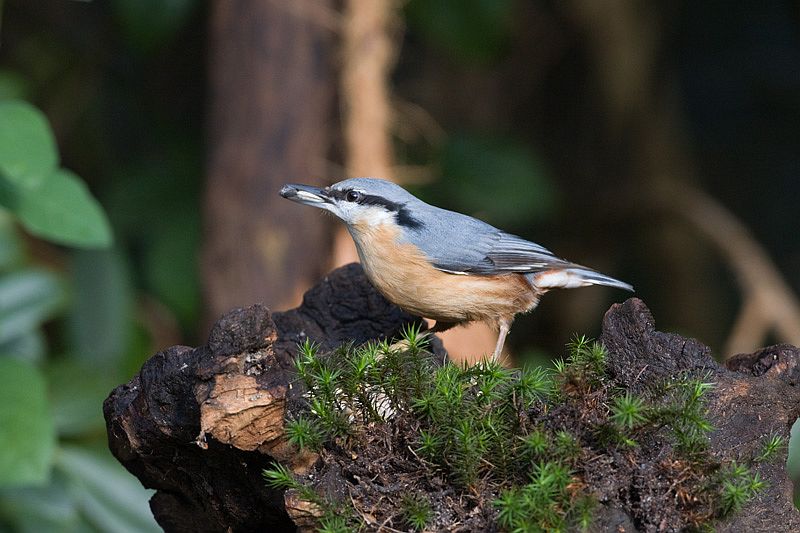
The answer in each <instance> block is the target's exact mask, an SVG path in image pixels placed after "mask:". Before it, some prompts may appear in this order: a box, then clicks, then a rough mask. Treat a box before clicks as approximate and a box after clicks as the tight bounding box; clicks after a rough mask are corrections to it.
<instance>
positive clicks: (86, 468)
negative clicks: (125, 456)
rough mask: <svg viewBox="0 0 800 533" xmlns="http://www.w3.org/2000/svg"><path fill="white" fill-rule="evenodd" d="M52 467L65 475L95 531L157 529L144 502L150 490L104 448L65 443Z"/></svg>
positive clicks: (110, 532) (149, 494) (143, 531)
mask: <svg viewBox="0 0 800 533" xmlns="http://www.w3.org/2000/svg"><path fill="white" fill-rule="evenodd" d="M56 466H57V468H58V470H59V471H60V472H63V473H64V474H65V475H66V476H67V477H68V479H69V484H70V485H71V489H72V490H71V493H72V495H73V497H74V498H76V499H77V503H78V505H79V507H80V508H81V511H82V513H83V514H84V515H85V516H86V517H87V518H88V519H89V521H90V522H92V524H93V525H94V526H95V528H96V529H97V530H98V531H107V532H109V533H115V532H119V533H124V532H130V531H136V532H141V533H147V532H150V531H152V532H154V533H155V532H160V531H161V529H160V528H159V527H158V524H156V522H155V520H154V519H153V515H152V513H151V511H150V507H149V505H148V503H147V502H148V500H149V498H150V496H152V494H153V491H151V490H146V489H144V488H143V487H142V485H141V484H140V483H139V480H137V479H136V478H135V477H133V476H131V475H130V473H129V472H128V471H127V470H125V469H124V468H123V467H122V465H120V464H119V463H118V462H117V461H116V460H115V459H114V458H113V457H111V455H110V453H109V452H108V451H102V452H101V451H98V452H93V451H89V450H86V449H82V448H78V447H73V446H69V447H67V446H65V447H62V448H60V449H59V451H58V455H57V456H56Z"/></svg>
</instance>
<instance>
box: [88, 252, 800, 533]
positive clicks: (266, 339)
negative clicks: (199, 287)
mask: <svg viewBox="0 0 800 533" xmlns="http://www.w3.org/2000/svg"><path fill="white" fill-rule="evenodd" d="M416 320H418V319H416V318H415V317H412V316H410V315H407V314H405V313H403V312H402V311H400V310H399V309H397V308H396V307H394V306H393V305H391V304H389V303H388V302H387V301H386V300H385V299H383V297H382V296H380V294H378V293H377V292H376V291H375V290H374V289H373V288H372V286H371V285H370V284H369V283H368V281H367V280H366V278H365V277H364V275H363V271H362V270H361V268H360V266H358V265H349V266H347V267H343V268H341V269H337V270H335V271H333V272H332V273H330V274H329V275H328V276H327V277H326V278H325V280H324V281H323V282H321V283H320V284H319V285H317V286H316V287H314V288H313V289H311V290H310V291H309V292H308V293H307V294H306V295H305V297H304V300H303V304H302V305H301V306H300V307H298V308H297V309H294V310H291V311H288V312H285V313H275V314H271V313H270V312H269V310H268V309H267V308H266V307H264V306H262V305H254V306H251V307H248V308H242V309H237V310H234V311H232V312H230V313H228V314H227V315H225V316H224V317H223V318H222V319H221V320H220V321H219V322H217V324H216V325H215V327H214V328H213V330H212V332H211V334H210V337H209V340H208V342H207V344H205V345H204V346H200V347H197V348H188V347H185V346H175V347H172V348H169V349H167V350H164V351H162V352H159V353H158V354H156V355H154V356H153V357H151V358H150V359H149V360H148V361H147V362H146V363H145V365H144V366H143V367H142V369H141V371H140V372H139V374H138V375H136V376H135V377H134V378H133V379H132V380H131V381H130V382H129V383H127V384H125V385H121V386H120V387H118V388H117V389H115V390H114V391H113V392H112V393H111V395H110V396H109V398H108V399H107V400H106V402H105V405H104V413H105V416H106V421H107V426H108V434H109V445H110V447H111V450H112V452H113V453H114V455H115V456H116V457H117V458H118V459H119V460H120V462H122V464H123V465H125V467H126V468H128V470H129V471H130V472H131V473H133V474H134V475H135V476H137V477H138V478H139V479H140V480H141V481H142V483H143V484H144V485H145V486H147V487H150V488H154V489H156V491H157V492H156V494H155V495H154V496H153V498H152V500H151V508H152V509H153V512H154V515H155V517H156V519H157V521H158V522H159V524H160V525H161V526H162V527H163V528H164V529H165V530H166V531H175V532H183V531H201V532H202V531H224V530H228V531H265V530H270V531H291V530H294V528H295V527H297V526H301V527H305V528H308V527H310V526H311V525H312V524H313V520H314V517H315V515H316V514H317V513H315V509H313V508H311V507H309V505H308V504H307V502H303V501H301V500H299V499H298V498H297V497H296V495H293V494H291V493H289V494H285V495H284V494H281V493H280V492H278V491H274V490H270V489H269V488H268V487H267V486H266V484H265V483H264V481H263V479H262V477H261V472H262V470H263V469H264V468H265V467H268V466H269V465H270V464H271V463H272V461H273V460H279V461H281V462H282V463H284V464H286V465H288V466H290V467H291V468H293V469H294V470H295V471H296V472H298V473H300V472H306V471H309V470H310V469H313V471H314V472H316V474H317V475H318V479H319V480H320V483H323V484H324V485H326V486H329V487H338V490H339V491H345V493H346V492H347V488H348V487H350V485H349V484H350V483H353V481H352V479H350V478H348V474H347V472H346V468H343V467H342V464H343V463H338V464H337V463H335V462H331V454H323V456H322V457H318V456H316V455H315V454H309V453H304V454H301V453H298V452H297V450H295V449H293V448H292V447H290V446H288V445H287V443H286V441H285V436H284V433H283V422H284V413H285V412H286V410H287V409H289V410H291V407H292V406H293V405H295V404H294V403H293V402H296V401H298V400H299V397H298V395H299V389H298V388H297V387H295V386H294V373H293V364H292V359H293V357H294V355H295V350H296V348H295V347H296V344H297V343H298V342H301V341H302V340H304V339H306V338H311V339H312V340H315V341H317V342H320V343H322V345H323V349H331V348H333V347H335V346H337V345H339V344H341V343H343V342H346V341H350V340H354V341H355V342H357V343H360V342H364V341H366V340H368V339H374V338H382V337H391V336H395V335H396V334H397V333H398V332H399V330H400V328H401V327H402V326H403V325H405V324H408V323H410V322H413V321H416ZM601 340H602V342H603V343H604V344H605V345H606V347H607V348H608V352H609V359H608V372H609V373H610V375H611V377H612V378H613V379H614V381H615V382H617V383H618V384H619V385H620V386H624V387H626V388H628V389H630V390H632V391H637V390H645V388H646V387H647V386H648V384H651V383H653V382H656V381H658V380H663V379H665V378H669V377H674V376H677V375H680V374H682V373H686V372H691V373H696V374H700V373H702V375H706V374H707V376H708V379H710V380H712V381H713V382H714V383H715V387H714V390H713V392H712V393H710V399H709V404H708V407H709V410H710V421H711V423H712V424H713V425H714V427H715V430H714V432H713V433H712V435H711V439H710V446H711V450H712V452H713V453H714V454H719V455H725V456H726V457H730V455H731V454H733V455H735V456H742V457H747V456H752V455H753V454H755V453H757V451H758V449H759V447H760V446H761V445H762V443H763V440H764V438H765V437H766V436H767V435H770V434H779V435H782V436H783V437H785V438H788V436H789V431H790V428H791V425H792V424H793V423H794V421H795V420H797V418H798V416H800V390H799V389H798V379H799V378H800V371H799V370H798V368H800V350H798V349H797V348H795V347H793V346H789V345H779V346H775V347H770V348H765V349H763V350H760V351H759V352H756V353H754V354H742V355H740V356H737V357H735V358H733V359H731V360H730V361H729V362H728V363H727V367H725V366H721V365H719V364H717V363H716V362H715V361H714V360H713V359H712V357H711V351H710V350H709V348H707V347H706V346H704V345H703V344H702V343H700V342H698V341H695V340H692V339H687V338H684V337H681V336H679V335H675V334H671V333H663V332H659V331H657V330H656V329H655V323H654V320H653V317H652V315H651V313H650V311H649V310H648V309H647V307H646V306H645V305H644V303H643V302H642V301H641V300H638V299H635V298H633V299H630V300H628V301H626V302H625V303H624V304H617V305H614V306H612V308H611V309H610V310H609V311H608V312H607V313H606V316H605V319H604V321H603V335H602V338H601ZM435 349H436V351H437V353H438V354H439V355H441V345H440V344H438V343H435ZM378 440H380V438H378V437H376V441H378ZM665 446H666V445H665V444H663V443H660V442H648V443H647V445H646V446H645V444H642V450H643V452H642V454H643V455H642V458H643V459H644V460H643V461H642V462H637V463H636V464H632V465H631V464H628V463H627V462H626V461H624V460H621V462H619V463H616V464H611V463H609V464H605V465H603V464H597V465H595V466H594V467H593V469H592V470H593V471H594V472H595V473H596V475H594V477H592V475H589V476H587V479H586V480H585V481H586V482H587V483H589V485H590V486H591V487H592V492H593V494H595V496H596V497H597V501H598V502H599V504H600V505H599V509H598V512H597V513H596V515H595V522H594V524H593V529H594V530H597V531H610V530H619V528H620V527H621V528H623V530H624V531H626V532H632V531H661V530H663V531H673V530H677V529H676V526H674V524H673V523H671V522H670V521H669V520H668V519H667V518H666V517H667V516H669V515H668V514H667V513H665V512H664V511H663V509H664V506H665V505H666V500H665V498H666V499H668V498H670V497H671V496H670V495H671V494H672V493H673V489H672V488H671V485H670V482H669V480H668V479H667V478H665V470H669V469H670V468H673V467H674V466H670V465H669V464H666V463H665V462H664V460H663V459H664V457H668V455H667V454H664V453H663V450H665V449H666V447H665ZM362 452H364V450H362ZM378 452H380V450H378V449H377V448H376V451H375V454H374V456H368V454H369V450H366V451H365V456H362V457H361V458H359V460H360V461H362V462H363V463H364V464H367V465H368V466H369V465H373V466H376V465H379V467H380V468H382V469H384V470H386V469H388V470H387V472H385V473H386V474H387V475H390V474H391V472H390V470H391V468H394V466H392V465H393V464H395V463H394V462H393V461H391V462H388V461H382V460H381V459H380V454H379V453H378ZM620 457H622V456H620ZM623 459H624V458H623ZM785 459H786V452H785V450H784V451H783V452H782V455H781V456H779V457H777V458H776V459H775V460H774V461H771V462H769V463H766V464H760V465H759V466H758V472H759V474H760V475H761V477H762V478H763V479H764V480H765V481H766V482H767V488H766V489H765V491H764V492H763V493H762V494H761V495H760V496H759V497H758V498H756V499H755V500H754V501H752V502H750V503H748V504H747V505H746V507H745V509H744V511H743V512H741V513H738V514H737V515H735V516H734V517H733V518H732V519H730V520H729V521H728V522H725V523H721V524H716V527H717V530H719V531H730V532H735V531H798V530H800V513H798V511H797V509H795V508H794V506H793V504H792V484H791V482H790V480H789V478H788V475H787V472H786V469H785V467H784V465H785ZM409 464H410V463H409ZM409 464H406V465H405V466H404V467H405V468H407V467H408V466H409ZM376 467H377V466H376ZM419 475H420V476H422V475H423V473H420V474H419ZM595 478H596V479H595ZM387 479H391V477H389V478H387ZM438 479H439V480H438V481H437V483H439V484H441V486H440V487H439V489H437V490H441V492H442V493H443V494H445V493H448V492H447V491H448V490H449V494H451V495H452V494H454V493H453V491H452V489H448V488H447V487H446V485H445V484H444V481H442V480H441V479H440V478H438ZM364 484H366V485H369V479H368V478H362V485H364ZM400 485H402V484H400ZM401 489H402V487H392V486H389V485H384V486H383V487H381V490H383V491H392V490H401ZM673 496H674V495H673ZM476 509H478V508H477V507H476ZM492 512H493V511H492V510H491V505H489V506H488V507H487V508H486V509H484V510H483V511H482V514H478V515H475V514H474V513H473V515H474V517H473V518H474V519H475V520H476V522H475V523H476V524H477V523H478V522H477V521H482V522H480V523H482V524H484V525H486V524H490V523H491V522H489V521H490V520H491V514H492ZM290 517H294V518H295V521H292V519H291V518H290ZM642 517H648V519H647V520H645V519H643V518H642ZM650 518H652V519H653V521H648V520H649V519H650ZM654 524H655V525H654ZM662 525H663V527H662ZM466 526H467V524H464V523H462V524H461V527H462V529H463V527H466ZM456 529H457V528H456Z"/></svg>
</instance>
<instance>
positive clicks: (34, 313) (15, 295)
mask: <svg viewBox="0 0 800 533" xmlns="http://www.w3.org/2000/svg"><path fill="white" fill-rule="evenodd" d="M65 299H66V297H65V294H64V291H63V289H62V287H61V284H60V283H59V280H58V278H56V277H55V275H53V274H51V273H49V272H46V271H43V270H33V269H30V270H22V271H18V272H13V273H10V274H5V275H3V276H0V343H5V342H9V341H11V340H13V339H15V338H17V337H19V336H20V335H24V334H26V333H28V332H30V331H32V330H34V329H35V328H37V327H39V326H40V325H41V324H42V322H44V321H45V320H47V319H48V318H50V317H52V316H53V314H54V313H55V312H56V311H57V310H58V309H59V307H60V306H61V305H62V303H63V302H64V300H65ZM0 355H2V354H0Z"/></svg>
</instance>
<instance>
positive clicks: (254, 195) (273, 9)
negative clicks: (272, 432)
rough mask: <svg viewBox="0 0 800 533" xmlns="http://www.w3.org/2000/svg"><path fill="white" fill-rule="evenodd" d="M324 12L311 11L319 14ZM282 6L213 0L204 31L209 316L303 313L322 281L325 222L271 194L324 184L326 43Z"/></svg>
mask: <svg viewBox="0 0 800 533" xmlns="http://www.w3.org/2000/svg"><path fill="white" fill-rule="evenodd" d="M330 4H331V2H330V1H328V0H320V1H318V2H315V6H316V7H318V8H319V9H323V10H324V9H326V8H328V7H330ZM290 7H291V6H288V7H287V5H284V4H283V3H282V2H264V1H260V0H240V1H236V2H230V1H226V0H217V1H216V2H214V3H213V5H212V9H211V21H210V52H209V58H210V59H209V79H210V95H209V101H210V109H209V123H208V142H209V150H210V153H209V161H208V177H207V189H206V193H205V244H204V250H203V257H202V277H203V285H204V289H205V298H206V312H207V316H209V317H217V316H219V315H220V314H222V313H223V312H225V311H227V310H228V309H230V308H232V307H237V306H241V305H246V304H250V303H252V302H254V301H259V300H263V301H268V302H272V303H273V305H274V307H275V308H277V309H281V308H287V307H291V306H293V305H296V304H297V303H299V299H300V296H301V295H302V293H303V291H304V290H305V289H306V288H307V287H308V286H310V285H311V284H312V283H313V282H315V281H316V280H317V279H319V278H320V277H321V275H322V274H324V270H325V269H326V268H327V265H328V261H329V257H330V245H329V241H330V237H329V231H330V224H329V223H328V222H329V221H326V220H325V219H323V218H322V217H320V216H319V215H318V214H317V213H313V212H310V211H308V210H303V209H298V208H297V206H296V205H293V204H291V203H290V202H286V201H285V200H283V199H282V198H281V197H280V196H279V195H278V191H279V189H280V187H281V185H282V184H284V183H287V182H301V183H317V184H321V183H322V179H321V178H322V175H323V173H324V167H325V159H326V153H327V150H328V148H329V146H330V132H329V125H330V124H329V123H330V119H331V116H332V111H333V109H332V108H333V91H334V87H335V80H334V76H333V69H332V66H331V62H332V59H331V53H332V52H331V51H332V50H333V46H332V41H333V38H334V35H333V33H332V32H331V31H330V29H329V28H327V27H326V26H325V25H324V24H321V23H319V21H318V20H316V19H315V18H314V17H311V16H306V15H307V14H305V13H302V12H300V11H299V10H293V9H290Z"/></svg>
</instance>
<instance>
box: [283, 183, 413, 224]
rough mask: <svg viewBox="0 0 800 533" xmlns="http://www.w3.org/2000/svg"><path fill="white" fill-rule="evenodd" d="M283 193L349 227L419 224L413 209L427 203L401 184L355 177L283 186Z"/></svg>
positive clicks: (284, 195) (288, 197) (285, 196)
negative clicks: (325, 184) (326, 183)
mask: <svg viewBox="0 0 800 533" xmlns="http://www.w3.org/2000/svg"><path fill="white" fill-rule="evenodd" d="M281 196H283V197H284V198H287V199H289V200H292V201H293V202H297V203H300V204H305V205H310V206H312V207H318V208H320V209H324V210H325V211H329V212H330V213H333V214H334V215H336V216H337V217H339V218H340V219H342V220H343V221H344V223H345V224H347V225H348V226H356V225H361V224H366V225H369V226H377V225H380V224H397V225H400V226H406V227H411V228H414V227H419V226H420V225H421V224H422V222H421V221H420V220H419V219H418V218H416V217H415V216H414V212H413V208H414V207H415V206H419V205H421V206H424V205H425V204H423V203H422V202H421V201H420V200H418V199H417V198H416V197H414V196H413V195H412V194H411V193H409V192H408V191H406V190H405V189H403V188H402V187H400V186H399V185H396V184H394V183H391V182H389V181H385V180H380V179H375V178H352V179H348V180H344V181H340V182H338V183H334V184H333V185H331V186H330V187H325V188H324V189H321V188H319V187H311V186H309V185H294V184H288V185H284V186H283V187H282V188H281Z"/></svg>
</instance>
